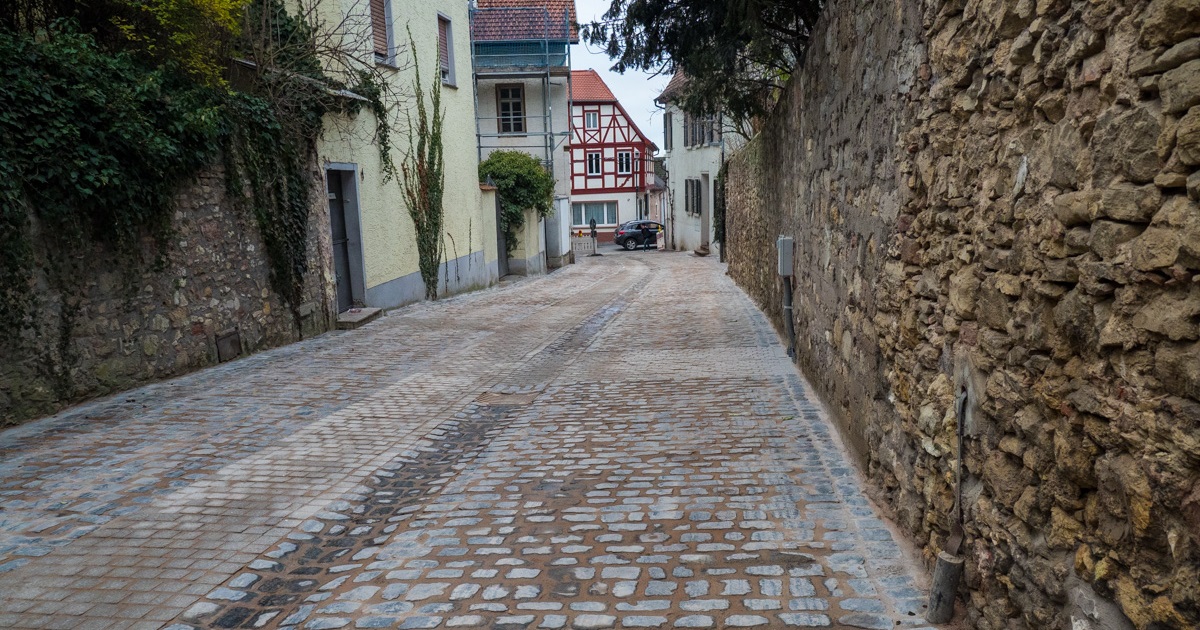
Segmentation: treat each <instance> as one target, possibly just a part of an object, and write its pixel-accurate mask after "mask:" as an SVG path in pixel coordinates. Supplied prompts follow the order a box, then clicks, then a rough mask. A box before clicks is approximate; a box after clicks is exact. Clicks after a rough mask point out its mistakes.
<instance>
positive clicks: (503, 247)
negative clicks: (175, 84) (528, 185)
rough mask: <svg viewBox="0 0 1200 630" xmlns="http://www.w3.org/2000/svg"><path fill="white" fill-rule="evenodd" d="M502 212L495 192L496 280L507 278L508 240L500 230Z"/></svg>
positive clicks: (497, 193)
mask: <svg viewBox="0 0 1200 630" xmlns="http://www.w3.org/2000/svg"><path fill="white" fill-rule="evenodd" d="M503 213H504V211H503V210H502V209H501V208H500V193H499V191H497V192H496V273H497V277H498V278H503V277H504V276H507V275H508V273H509V271H508V238H507V237H505V235H504V230H503V229H501V228H500V225H501V223H500V221H501V218H500V215H501V214H503Z"/></svg>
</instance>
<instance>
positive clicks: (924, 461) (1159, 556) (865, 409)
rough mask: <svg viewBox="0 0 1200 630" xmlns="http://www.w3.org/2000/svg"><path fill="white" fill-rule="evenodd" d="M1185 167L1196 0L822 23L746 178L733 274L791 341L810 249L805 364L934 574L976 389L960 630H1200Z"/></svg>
mask: <svg viewBox="0 0 1200 630" xmlns="http://www.w3.org/2000/svg"><path fill="white" fill-rule="evenodd" d="M1198 168H1200V3H1198V2H1196V0H1153V1H1147V0H1131V1H1117V0H1074V1H1072V0H1036V1H1035V0H982V1H975V0H968V1H965V2H964V1H961V0H959V1H941V0H925V1H924V2H912V3H896V2H885V1H882V0H864V1H862V2H856V3H848V2H837V3H833V4H832V5H830V6H829V7H827V9H826V14H825V16H824V17H823V18H822V21H821V23H820V25H819V28H818V29H817V31H816V33H815V35H814V38H813V46H812V49H811V51H810V54H809V56H808V59H807V62H806V64H805V65H804V66H803V67H802V68H801V69H800V70H799V71H798V72H797V73H796V75H795V76H794V78H793V81H792V84H791V85H790V87H789V90H788V93H787V95H786V97H785V98H784V100H783V101H782V103H781V104H780V107H779V109H778V111H777V112H776V114H775V115H774V116H773V117H772V119H771V120H770V121H769V122H768V124H767V125H766V128H765V129H764V130H763V132H762V133H760V135H759V136H758V137H757V138H756V139H755V140H754V141H753V142H752V143H751V144H750V145H749V146H748V147H747V149H746V150H744V151H743V152H741V153H740V154H738V155H737V156H736V157H735V158H734V159H733V160H732V163H731V168H730V175H729V183H728V195H729V206H728V225H729V229H728V233H729V236H728V240H729V245H730V247H729V249H730V252H731V259H730V273H731V274H732V275H733V277H734V278H735V279H736V280H737V281H738V282H739V283H740V284H742V286H743V287H745V288H746V289H747V291H748V292H750V294H751V295H753V296H754V297H755V298H756V299H757V300H759V301H760V303H761V304H762V305H763V307H764V308H765V309H766V310H767V312H768V313H769V314H770V315H771V316H772V317H774V318H775V319H776V323H777V324H778V323H779V319H778V318H779V317H780V313H781V309H780V307H779V304H780V298H781V285H780V284H779V279H778V277H776V276H775V273H774V265H775V253H774V239H775V237H776V236H777V235H779V234H788V235H792V236H794V237H795V238H796V243H797V244H796V248H797V251H796V270H795V273H796V278H795V303H796V307H795V308H796V310H795V326H796V331H797V333H796V334H797V346H798V350H799V361H800V363H801V365H802V367H803V368H804V370H805V371H806V372H807V373H808V374H809V376H810V377H811V378H812V380H813V381H814V382H815V383H816V385H817V387H818V388H819V389H820V390H821V392H822V393H823V395H824V397H825V399H826V401H827V403H828V404H829V405H830V406H831V408H833V409H834V410H835V411H836V412H837V413H838V415H839V416H840V420H841V423H842V429H843V433H844V434H845V435H846V437H847V441H848V442H849V443H850V444H851V445H852V447H854V448H855V450H857V451H858V454H859V455H860V457H861V458H862V461H863V462H864V464H865V465H866V468H867V470H868V474H869V476H870V477H871V478H872V479H873V480H874V481H875V482H876V483H877V484H878V485H879V486H880V487H881V488H882V494H883V499H884V500H885V501H886V502H888V503H889V504H890V505H891V506H892V507H893V508H894V510H895V511H896V513H897V515H898V518H899V520H900V521H901V523H902V524H903V526H904V527H906V528H907V529H908V530H909V531H910V532H911V533H912V535H913V536H914V537H915V538H916V539H917V541H918V542H919V543H921V544H923V545H925V550H926V552H927V554H928V555H929V556H932V554H934V553H936V551H937V550H939V549H941V548H942V547H943V546H944V545H945V541H946V538H947V534H948V531H949V526H950V520H951V512H952V508H953V504H954V491H953V480H954V476H953V471H954V462H955V457H956V452H957V451H956V440H955V427H956V424H957V421H958V419H957V417H956V416H957V414H956V413H955V411H954V400H955V396H956V394H957V393H958V392H959V391H962V390H966V391H967V392H968V397H969V410H968V413H967V414H966V418H965V427H966V429H967V431H968V433H969V437H968V439H967V455H966V466H967V479H966V483H965V484H964V493H965V497H966V500H965V504H966V507H967V510H966V520H967V536H966V543H964V548H965V553H966V554H967V556H968V571H967V580H966V585H965V587H964V588H965V592H968V596H967V598H968V602H969V606H968V611H967V615H968V627H972V628H979V629H981V630H991V629H1000V628H1078V629H1084V628H1128V627H1130V626H1132V627H1137V628H1140V629H1149V628H1195V627H1198V626H1200V601H1198V599H1200V587H1198V585H1200V546H1198V545H1200V341H1198V340H1200V206H1198V205H1197V199H1198V198H1200V171H1198V170H1197V169H1198ZM1110 602H1112V603H1110ZM1114 606H1115V607H1114ZM1117 608H1119V609H1120V611H1121V613H1123V614H1121V613H1118V612H1116V609H1117ZM1072 623H1074V624H1076V625H1074V626H1072Z"/></svg>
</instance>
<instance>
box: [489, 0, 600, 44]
mask: <svg viewBox="0 0 1200 630" xmlns="http://www.w3.org/2000/svg"><path fill="white" fill-rule="evenodd" d="M476 6H477V7H478V8H480V9H509V10H510V11H508V12H507V13H496V12H492V13H490V14H486V15H487V17H486V20H487V22H486V26H485V27H484V28H481V29H479V30H480V31H482V32H481V34H482V35H483V36H482V37H476V39H477V40H493V41H494V40H504V39H506V37H505V36H507V38H511V39H542V38H543V37H546V38H548V39H555V38H556V37H560V36H561V34H560V33H561V30H560V27H559V24H561V23H562V20H563V19H564V15H565V19H566V20H567V21H568V22H569V28H570V30H571V39H570V41H571V43H572V44H578V43H579V29H578V27H577V25H576V23H575V0H478V2H477V3H476ZM547 20H548V21H549V23H550V24H549V25H548V26H547V25H545V24H543V22H546V21H547ZM477 28H478V25H477ZM531 29H532V30H533V31H536V33H534V32H531ZM546 32H549V33H550V35H549V36H547V35H546Z"/></svg>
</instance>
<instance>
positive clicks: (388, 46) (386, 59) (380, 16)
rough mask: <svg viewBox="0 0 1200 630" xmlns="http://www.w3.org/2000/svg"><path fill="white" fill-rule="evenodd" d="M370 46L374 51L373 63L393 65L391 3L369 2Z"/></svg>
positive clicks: (382, 1)
mask: <svg viewBox="0 0 1200 630" xmlns="http://www.w3.org/2000/svg"><path fill="white" fill-rule="evenodd" d="M370 8H371V44H372V46H373V48H374V49H375V61H376V62H379V63H386V64H391V63H394V60H393V55H392V50H393V48H392V42H393V37H392V3H391V1H390V0H370Z"/></svg>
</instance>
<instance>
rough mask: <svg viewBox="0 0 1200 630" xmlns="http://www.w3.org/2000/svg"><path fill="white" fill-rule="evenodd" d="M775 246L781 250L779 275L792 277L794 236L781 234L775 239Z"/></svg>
mask: <svg viewBox="0 0 1200 630" xmlns="http://www.w3.org/2000/svg"><path fill="white" fill-rule="evenodd" d="M775 248H776V249H777V250H779V275H781V276H783V277H785V278H790V277H791V276H792V237H790V236H780V237H779V239H778V240H777V241H775Z"/></svg>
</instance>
